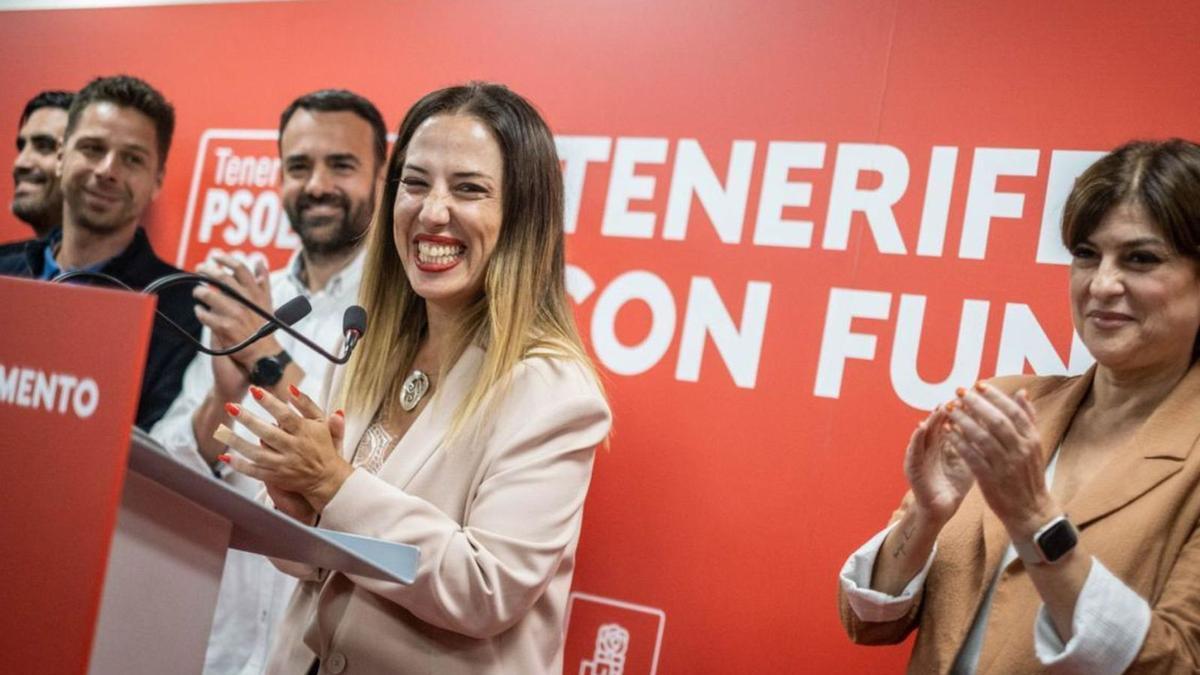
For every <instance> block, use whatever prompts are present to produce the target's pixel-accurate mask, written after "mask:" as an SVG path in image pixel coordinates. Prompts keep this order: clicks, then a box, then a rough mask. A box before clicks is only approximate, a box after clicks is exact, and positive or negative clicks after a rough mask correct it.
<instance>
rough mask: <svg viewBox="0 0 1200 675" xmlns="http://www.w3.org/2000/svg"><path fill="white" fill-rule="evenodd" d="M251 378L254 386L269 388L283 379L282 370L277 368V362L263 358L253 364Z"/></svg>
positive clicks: (268, 357) (266, 357)
mask: <svg viewBox="0 0 1200 675" xmlns="http://www.w3.org/2000/svg"><path fill="white" fill-rule="evenodd" d="M252 376H253V377H252V378H251V379H252V380H254V384H256V385H258V386H260V387H269V386H271V385H273V384H275V383H276V382H278V381H279V378H281V377H283V368H280V367H279V362H278V361H276V360H275V359H274V358H271V357H270V356H264V357H263V358H261V359H259V360H258V361H256V362H255V363H254V372H253V373H252Z"/></svg>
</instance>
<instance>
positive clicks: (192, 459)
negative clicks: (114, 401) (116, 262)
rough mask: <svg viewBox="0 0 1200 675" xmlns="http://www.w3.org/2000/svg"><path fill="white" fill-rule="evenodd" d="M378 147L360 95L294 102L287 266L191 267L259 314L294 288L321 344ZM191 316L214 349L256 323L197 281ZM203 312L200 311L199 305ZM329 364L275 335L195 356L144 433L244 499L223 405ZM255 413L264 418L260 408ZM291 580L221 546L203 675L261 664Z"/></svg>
mask: <svg viewBox="0 0 1200 675" xmlns="http://www.w3.org/2000/svg"><path fill="white" fill-rule="evenodd" d="M386 152H387V128H386V126H385V125H384V121H383V117H382V115H380V114H379V111H378V110H377V109H376V108H375V106H374V105H372V104H371V102H370V101H368V100H366V99H365V98H363V97H361V96H359V95H357V94H354V93H352V92H349V91H345V90H340V89H323V90H320V91H316V92H313V93H310V94H306V95H304V96H301V97H300V98H298V99H296V100H295V101H293V102H292V103H291V105H289V106H288V107H287V109H285V110H284V111H283V114H282V115H281V117H280V123H279V154H280V158H281V163H282V178H281V181H280V196H281V200H282V202H283V207H284V210H285V212H286V213H287V216H288V219H289V221H290V223H291V225H292V227H293V229H295V231H296V233H297V235H299V238H300V242H301V247H300V249H299V250H298V251H296V253H295V254H294V255H293V256H292V258H291V260H290V261H289V262H288V264H287V266H286V267H285V268H283V269H280V270H277V271H275V272H273V273H270V274H269V275H268V273H267V270H266V269H265V268H262V267H261V266H259V267H257V268H256V269H250V268H249V267H248V266H247V265H245V264H243V263H242V262H241V261H239V260H237V259H235V258H233V257H229V256H213V257H212V259H210V260H209V261H208V262H206V263H205V264H204V265H201V268H200V271H201V272H202V273H204V274H206V275H208V276H210V277H212V278H214V279H218V280H220V281H222V282H224V283H226V284H228V285H230V286H232V287H233V288H235V289H236V290H238V291H239V292H240V293H241V294H242V295H244V296H246V297H247V298H250V299H251V300H253V301H254V302H255V303H256V304H258V305H259V306H260V307H262V308H264V309H274V308H278V307H279V306H280V305H282V304H283V303H285V302H287V301H288V300H291V299H292V298H294V297H296V296H297V295H304V296H306V297H307V298H308V300H309V302H310V303H311V305H312V313H311V314H309V315H308V316H307V317H305V318H304V319H302V320H301V321H299V322H298V323H297V324H296V326H295V328H296V330H297V331H299V332H300V333H302V334H303V335H305V337H307V338H309V339H310V340H313V341H315V342H316V343H317V344H319V345H321V346H322V347H323V348H324V349H325V350H327V351H333V350H334V349H335V348H336V347H337V345H338V343H339V341H340V339H341V337H342V314H343V312H344V311H345V310H346V308H347V307H349V306H351V305H353V304H355V303H356V301H357V297H358V286H359V280H360V277H361V273H362V260H363V245H362V243H363V242H364V241H365V235H366V231H367V229H368V227H369V226H370V223H371V218H372V216H373V215H374V206H375V193H376V190H377V189H378V188H379V187H380V186H381V181H382V178H383V169H384V164H385V158H386ZM194 295H195V297H196V299H197V300H199V301H200V303H203V305H200V304H198V305H197V306H196V316H197V317H198V318H199V319H200V321H201V323H203V324H204V327H205V328H204V333H205V340H206V342H207V343H209V344H210V345H211V346H212V347H213V348H217V349H221V348H226V347H229V346H232V345H234V344H237V343H238V342H240V341H241V340H243V339H245V338H246V337H248V336H249V335H250V334H252V333H253V332H255V331H256V330H257V329H258V327H259V326H260V325H261V324H262V319H261V317H259V316H258V315H256V314H254V313H253V312H251V311H250V310H248V309H246V308H245V307H243V306H242V305H241V304H239V303H237V302H236V301H234V300H232V299H231V298H229V297H228V296H226V295H224V294H222V293H221V292H220V291H219V290H218V289H217V288H215V287H208V286H197V287H196V289H195V291H194ZM206 307H207V308H206ZM328 365H329V364H328V363H327V362H325V361H324V360H323V359H322V357H320V356H319V355H317V354H316V353H315V352H313V351H312V350H310V349H308V348H307V347H305V346H304V345H302V344H299V343H298V341H296V340H295V339H294V338H292V337H291V336H289V335H287V334H286V333H284V332H276V333H275V334H274V335H272V336H270V337H267V338H265V339H262V340H259V341H258V342H256V343H254V344H253V345H252V346H250V347H248V348H247V349H244V350H242V351H240V352H238V353H236V354H233V355H231V356H220V357H211V356H208V355H205V354H199V355H197V357H196V358H195V360H193V361H192V363H191V364H190V365H189V366H188V369H187V372H186V374H185V375H184V379H183V389H182V391H181V393H180V395H179V397H178V398H177V399H176V400H175V401H174V403H172V405H171V408H170V409H169V410H168V411H167V414H166V415H165V416H164V417H163V418H162V420H161V421H159V422H158V424H156V425H155V426H154V428H153V429H152V430H151V432H150V433H151V435H152V436H153V437H154V438H155V439H156V440H158V441H159V442H160V443H162V444H163V445H164V446H165V447H166V448H167V449H168V450H169V451H170V452H171V453H172V454H173V455H174V456H175V457H177V458H179V459H182V460H184V461H185V462H187V463H189V464H191V465H193V466H195V467H196V468H198V469H200V470H204V471H210V470H211V471H213V472H214V473H215V474H216V475H217V476H219V477H220V478H221V479H222V480H225V481H226V482H228V483H229V484H230V485H232V486H234V487H236V488H237V489H238V490H239V491H241V492H243V493H244V494H246V495H249V496H254V495H255V494H257V493H258V491H259V490H260V489H261V485H262V484H261V483H259V482H258V481H255V480H253V479H251V478H248V477H246V476H244V475H242V474H238V473H235V472H231V471H226V470H224V469H225V467H224V465H223V464H221V463H220V462H219V461H218V460H217V457H218V455H220V454H222V453H224V452H225V446H224V445H222V444H221V443H220V442H218V441H216V440H215V439H213V438H212V435H213V432H214V431H215V430H216V428H217V427H218V426H219V425H221V424H225V425H226V426H229V427H231V428H236V423H235V422H234V418H233V417H232V416H230V414H229V413H228V412H227V411H226V409H225V402H226V401H238V400H240V401H242V405H243V406H246V407H248V408H249V409H250V410H257V405H256V403H255V401H254V397H253V396H252V393H254V391H255V390H254V389H253V388H252V385H253V387H257V388H261V389H264V390H267V391H270V392H271V393H273V394H274V395H275V396H278V397H281V398H283V397H284V396H285V394H286V393H287V392H288V389H289V387H298V388H299V389H302V390H304V391H310V392H315V391H317V390H319V389H320V386H321V382H322V380H323V378H324V375H325V372H326V369H327V367H328ZM263 414H265V413H263ZM294 585H295V580H294V579H292V578H291V577H288V576H286V575H283V574H282V573H280V572H278V571H277V570H275V568H274V567H272V566H271V564H270V563H269V562H267V560H266V558H263V557H261V556H258V555H254V554H250V553H245V552H242V551H236V550H232V549H231V550H230V551H229V552H228V553H227V555H226V559H225V571H224V575H223V577H222V581H221V590H220V594H219V596H218V599H217V608H216V613H215V616H214V618H213V629H212V634H211V635H210V637H209V644H208V650H207V653H206V655H205V665H204V672H205V673H212V674H216V673H220V674H221V675H253V674H257V673H262V672H263V669H264V667H265V665H266V656H267V650H268V648H269V647H270V642H271V638H272V633H273V630H274V628H275V624H276V623H278V619H279V617H280V616H281V615H282V613H283V610H284V609H285V608H286V605H287V602H288V598H289V597H290V596H291V592H292V589H293V587H294Z"/></svg>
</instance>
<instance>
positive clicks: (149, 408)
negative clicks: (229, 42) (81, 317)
mask: <svg viewBox="0 0 1200 675" xmlns="http://www.w3.org/2000/svg"><path fill="white" fill-rule="evenodd" d="M174 128H175V111H174V109H173V108H172V107H171V104H170V103H168V102H167V101H166V99H164V98H163V96H162V94H160V93H159V92H158V91H157V90H155V89H154V88H153V87H151V86H150V85H148V84H146V83H145V82H143V81H142V80H139V79H137V78H134V77H128V76H123V75H120V76H115V77H103V78H97V79H95V80H92V81H91V82H90V83H88V85H87V86H86V87H84V88H83V89H82V90H81V91H80V92H79V93H78V94H77V95H76V96H75V99H74V101H73V102H72V103H71V108H70V110H69V112H68V115H67V128H66V134H65V137H64V140H63V149H62V155H61V158H60V160H59V164H58V175H59V179H60V181H61V186H62V193H63V221H62V229H61V230H59V231H56V232H54V233H52V234H51V235H50V236H49V237H48V238H46V239H33V240H30V241H27V242H25V243H24V245H23V246H17V247H7V248H6V249H5V250H4V252H3V253H0V274H5V275H10V276H20V277H27V278H34V279H52V278H54V277H55V276H56V275H58V274H60V273H62V272H68V271H75V270H86V271H90V272H99V273H101V274H106V275H109V276H111V277H114V278H116V279H117V280H119V281H120V282H121V283H123V284H125V285H126V286H128V287H130V288H132V289H141V288H143V287H144V286H146V285H147V284H149V283H150V282H151V281H154V280H155V279H158V278H159V277H162V276H164V275H167V274H171V273H173V272H178V271H179V270H177V269H176V268H174V267H172V266H171V265H169V264H167V263H166V262H164V261H162V260H161V259H159V258H158V256H156V255H155V254H154V250H153V249H151V248H150V242H149V239H147V237H146V233H145V231H144V230H143V229H142V228H141V227H140V226H139V222H140V220H141V218H142V216H143V215H144V214H145V212H146V210H147V208H148V207H149V206H150V203H151V202H152V201H153V200H154V198H155V197H156V196H158V192H159V189H160V188H161V187H162V179H163V170H164V167H165V166H166V160H167V151H168V150H169V149H170V147H171V135H172V133H173V132H174ZM90 283H100V282H90ZM190 291H191V289H190V288H188V287H187V286H175V287H173V288H171V289H169V290H167V291H164V292H163V293H161V294H159V298H158V312H159V315H160V316H157V317H155V321H154V330H153V332H152V333H151V336H150V350H149V354H148V355H147V359H146V369H145V372H144V374H143V377H142V393H141V400H140V401H139V403H138V412H137V421H136V423H137V425H138V426H139V427H142V428H143V429H147V430H148V429H149V428H150V427H151V426H152V425H153V424H154V423H155V422H156V421H157V420H158V419H159V418H160V417H162V416H163V413H165V412H166V410H167V407H168V406H169V405H171V401H172V400H174V399H175V396H176V395H177V394H178V393H179V388H180V385H181V383H182V380H183V371H184V369H185V368H187V365H188V363H189V362H190V361H191V360H192V357H193V356H195V354H196V348H195V346H194V344H193V343H192V342H191V341H190V340H188V338H187V337H185V336H184V335H183V334H181V333H180V332H179V331H177V330H176V329H174V328H172V327H171V326H170V325H168V324H167V323H166V322H165V321H164V320H163V317H164V316H165V317H166V318H168V319H170V320H171V321H173V322H174V323H176V324H178V325H179V326H180V327H181V328H183V329H184V332H186V333H187V334H189V335H191V336H192V337H193V338H199V336H200V322H199V321H198V320H197V319H196V315H195V311H194V309H193V308H194V305H195V301H194V300H193V299H192V297H191V293H190ZM80 339H85V340H86V339H92V340H97V339H103V336H97V335H81V337H80Z"/></svg>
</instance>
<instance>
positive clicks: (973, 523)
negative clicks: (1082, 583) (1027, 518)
mask: <svg viewBox="0 0 1200 675" xmlns="http://www.w3.org/2000/svg"><path fill="white" fill-rule="evenodd" d="M1094 372H1095V371H1094V368H1093V370H1090V371H1088V372H1087V373H1085V374H1084V375H1082V376H1079V377H1073V378H1065V377H1028V376H1020V377H1011V378H1001V379H999V380H997V381H996V382H995V384H996V385H997V386H998V387H1000V388H1002V389H1004V390H1005V391H1008V392H1015V391H1016V390H1018V389H1020V388H1022V387H1024V388H1025V389H1026V390H1027V391H1028V393H1029V395H1030V398H1031V400H1032V402H1033V404H1034V407H1035V409H1036V411H1037V425H1038V428H1039V430H1040V432H1041V436H1042V446H1043V448H1044V449H1045V452H1046V453H1047V456H1048V455H1049V453H1050V452H1052V451H1053V450H1054V449H1055V448H1057V447H1058V445H1059V442H1060V441H1061V440H1062V437H1063V435H1064V434H1065V433H1066V431H1067V428H1068V426H1069V425H1070V422H1071V419H1072V417H1074V415H1075V411H1076V410H1077V409H1078V408H1079V405H1080V403H1081V402H1082V400H1083V398H1084V396H1085V394H1087V392H1088V390H1089V389H1090V387H1091V384H1092V376H1093V375H1094ZM1198 437H1200V366H1196V365H1193V367H1192V369H1191V370H1190V371H1189V372H1188V373H1187V375H1186V376H1185V377H1184V378H1183V380H1181V381H1180V382H1179V384H1178V385H1176V387H1175V389H1174V391H1172V392H1171V394H1170V395H1169V396H1168V397H1167V399H1166V400H1165V401H1163V403H1162V404H1161V405H1160V406H1159V407H1158V409H1157V410H1156V411H1155V412H1154V413H1153V415H1151V417H1150V418H1149V419H1148V420H1147V421H1146V423H1145V424H1144V425H1143V427H1142V429H1141V430H1140V431H1138V433H1137V434H1136V436H1135V437H1134V438H1133V440H1132V441H1130V443H1129V445H1128V446H1127V447H1126V448H1124V449H1123V450H1122V451H1120V452H1119V453H1118V454H1117V455H1116V456H1114V458H1113V459H1112V460H1111V461H1110V463H1109V464H1108V465H1107V466H1105V467H1104V468H1103V469H1101V471H1100V473H1098V474H1097V475H1096V477H1095V478H1094V479H1093V480H1092V482H1091V483H1090V484H1089V485H1085V486H1083V487H1082V488H1081V489H1080V490H1079V491H1078V493H1077V494H1076V495H1075V496H1074V497H1073V498H1072V499H1071V501H1070V502H1069V503H1067V504H1066V505H1065V511H1066V512H1067V513H1068V514H1069V515H1070V517H1071V520H1072V522H1074V523H1075V525H1076V526H1077V527H1078V528H1079V529H1080V541H1081V542H1082V545H1084V546H1086V547H1087V550H1088V551H1089V552H1090V553H1091V554H1092V555H1093V556H1094V557H1095V558H1096V559H1097V560H1099V561H1100V562H1101V563H1103V564H1104V566H1105V567H1106V568H1108V570H1109V571H1111V572H1112V573H1113V574H1114V575H1115V576H1116V577H1118V578H1119V579H1121V580H1122V581H1123V582H1125V584H1126V585H1128V586H1129V587H1130V588H1132V589H1133V590H1134V591H1136V592H1137V593H1138V594H1139V595H1141V596H1142V597H1143V598H1145V599H1146V600H1147V601H1148V602H1149V603H1150V607H1151V608H1152V610H1153V617H1152V619H1151V623H1150V630H1149V632H1148V633H1147V635H1146V640H1145V643H1144V644H1143V645H1142V649H1141V651H1140V652H1139V653H1138V656H1137V659H1136V660H1135V661H1134V663H1133V665H1132V666H1131V667H1130V669H1129V670H1128V671H1127V672H1130V673H1180V674H1182V673H1196V672H1200V528H1198V527H1197V525H1198V524H1200V450H1197V448H1196V446H1197V439H1198ZM901 509H903V505H902V507H901ZM902 513H903V511H902V510H901V511H897V513H896V515H895V516H894V519H895V520H898V519H899V517H900V516H901V515H902ZM1008 543H1009V540H1008V534H1007V532H1005V529H1004V526H1003V525H1002V524H1001V522H1000V520H999V519H998V518H996V516H995V515H993V514H992V512H991V511H990V510H989V509H988V508H987V505H986V504H985V503H984V500H983V497H982V496H981V495H980V493H979V490H978V488H977V487H976V488H972V489H971V492H970V493H969V494H968V495H967V497H966V499H965V500H964V501H963V504H962V506H961V507H960V508H959V511H958V513H957V514H955V516H954V518H953V519H951V521H950V522H949V523H948V524H947V525H946V527H945V529H943V530H942V532H941V534H940V536H939V537H938V549H937V555H936V556H935V558H934V561H933V565H932V567H931V568H930V572H929V576H928V577H927V579H926V582H925V588H924V594H923V596H922V598H921V600H920V601H919V602H917V603H915V604H914V606H913V609H912V610H911V611H910V612H909V614H908V615H907V616H905V617H903V618H901V619H898V620H896V621H892V622H886V623H867V622H863V621H860V620H859V619H858V618H857V616H855V614H854V612H853V610H851V609H850V606H849V604H848V603H847V601H846V598H845V597H844V596H841V597H840V598H839V604H840V611H841V618H842V624H843V625H844V626H845V628H846V631H847V632H848V633H849V634H850V638H851V639H852V640H854V641H855V642H858V643H862V644H894V643H897V642H900V641H901V640H903V639H904V637H905V636H906V635H907V634H908V633H909V632H910V631H912V630H913V629H917V640H916V645H915V646H914V647H913V653H912V659H911V661H910V662H909V665H908V672H910V673H946V672H949V669H950V667H951V665H952V664H953V663H954V658H955V656H956V655H957V654H958V650H959V648H960V647H961V646H962V644H963V641H964V640H965V639H966V637H967V632H968V631H969V630H970V628H971V623H972V622H973V621H974V618H975V614H976V611H977V610H978V609H979V604H980V602H981V601H982V599H983V595H984V592H985V590H986V587H987V584H988V583H989V582H990V581H991V580H992V578H993V577H994V575H995V573H996V568H997V567H998V566H999V564H1000V558H1001V556H1002V555H1003V553H1004V550H1005V549H1006V548H1007V546H1008ZM996 583H997V588H996V594H995V600H994V604H993V605H992V608H991V612H990V614H989V615H988V620H987V630H986V634H985V637H984V642H983V646H982V649H981V652H980V655H979V666H978V672H979V673H995V674H997V675H1000V674H1003V675H1009V674H1010V673H1035V672H1041V671H1042V670H1043V667H1042V666H1041V664H1040V662H1039V661H1038V660H1037V657H1036V656H1035V654H1034V649H1033V642H1034V637H1033V631H1034V621H1035V617H1036V614H1037V610H1038V608H1039V607H1040V606H1041V604H1042V602H1041V598H1040V597H1039V596H1038V594H1037V591H1036V590H1035V589H1034V587H1033V583H1032V582H1031V581H1030V580H1029V577H1028V575H1027V574H1026V572H1025V569H1024V567H1023V564H1022V563H1021V561H1020V560H1019V559H1018V560H1014V561H1013V562H1012V563H1011V564H1010V565H1009V566H1008V567H1007V568H1006V569H1005V570H1004V573H1003V574H1002V575H1001V576H1000V577H999V578H998V579H997V582H996Z"/></svg>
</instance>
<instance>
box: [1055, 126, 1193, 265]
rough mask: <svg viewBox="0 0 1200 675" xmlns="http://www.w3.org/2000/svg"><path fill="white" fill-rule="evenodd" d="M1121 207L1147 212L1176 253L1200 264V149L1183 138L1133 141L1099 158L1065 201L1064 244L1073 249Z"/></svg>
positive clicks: (1076, 182)
mask: <svg viewBox="0 0 1200 675" xmlns="http://www.w3.org/2000/svg"><path fill="white" fill-rule="evenodd" d="M1123 204H1128V205H1131V206H1139V207H1141V208H1142V209H1144V210H1145V212H1146V215H1147V216H1149V218H1150V220H1151V221H1152V222H1153V223H1154V225H1155V226H1157V227H1158V228H1160V230H1161V232H1162V235H1163V237H1164V238H1165V239H1166V240H1167V241H1168V242H1170V244H1171V246H1172V248H1174V249H1175V251H1176V252H1177V253H1179V254H1180V255H1183V256H1185V257H1188V258H1193V259H1200V146H1198V145H1196V144H1195V143H1192V142H1191V141H1186V140H1183V139H1181V138H1172V139H1169V140H1166V141H1130V142H1129V143H1126V144H1124V145H1122V146H1120V147H1119V148H1117V149H1115V150H1113V151H1112V152H1110V153H1108V154H1107V155H1105V156H1104V157H1101V158H1100V159H1099V160H1098V161H1096V163H1095V164H1092V165H1091V166H1090V167H1088V169H1087V170H1086V171H1084V172H1083V173H1082V174H1081V175H1080V176H1079V178H1077V179H1076V180H1075V186H1074V188H1072V189H1071V194H1070V195H1069V196H1068V197H1067V203H1066V206H1065V207H1064V208H1063V221H1062V240H1063V244H1064V245H1065V246H1066V247H1067V249H1068V250H1070V249H1073V248H1075V247H1076V246H1078V245H1079V244H1080V243H1082V242H1083V241H1084V240H1086V239H1087V238H1088V237H1090V236H1091V235H1092V233H1093V232H1095V231H1096V228H1097V227H1099V225H1100V221H1102V220H1103V219H1104V217H1105V216H1106V215H1108V213H1109V212H1110V211H1112V210H1113V209H1114V208H1116V207H1118V206H1121V205H1123Z"/></svg>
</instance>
